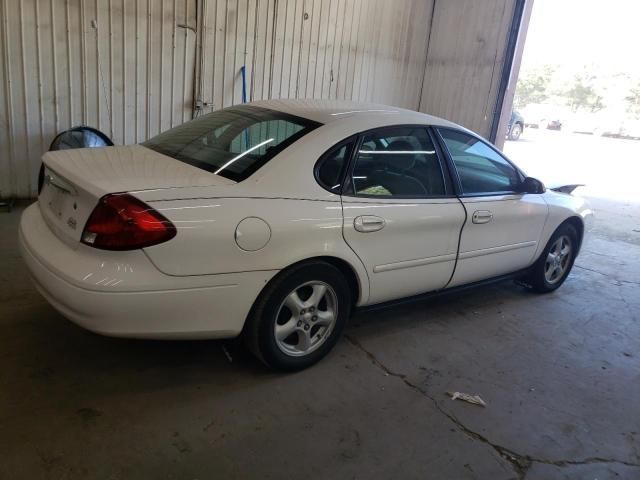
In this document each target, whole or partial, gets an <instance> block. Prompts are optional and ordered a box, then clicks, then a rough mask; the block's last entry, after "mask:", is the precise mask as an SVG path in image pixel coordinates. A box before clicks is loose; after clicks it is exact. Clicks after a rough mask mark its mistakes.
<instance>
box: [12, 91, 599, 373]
mask: <svg viewBox="0 0 640 480" xmlns="http://www.w3.org/2000/svg"><path fill="white" fill-rule="evenodd" d="M43 161H44V166H45V171H44V182H43V187H42V191H41V192H40V195H39V198H38V202H37V203H35V204H33V205H32V206H30V207H29V208H27V209H26V210H25V212H24V213H23V216H22V220H21V224H20V245H21V250H22V254H23V256H24V259H25V261H26V264H27V265H28V267H29V270H30V271H31V273H32V275H33V278H34V280H35V284H36V286H37V287H38V289H39V290H40V292H42V294H43V295H44V296H45V298H46V299H47V300H48V301H49V302H50V303H51V304H52V305H53V306H54V307H55V308H56V309H57V310H58V311H60V312H61V313H62V314H63V315H65V316H66V317H67V318H69V319H71V320H72V321H74V322H76V323H77V324H79V325H81V326H83V327H85V328H87V329H89V330H92V331H94V332H98V333H101V334H104V335H112V336H120V337H142V338H171V339H195V338H227V337H234V336H237V335H243V336H244V338H245V339H246V341H247V343H248V345H249V346H250V348H251V350H252V351H253V352H254V353H255V354H256V355H257V356H258V357H259V358H261V359H262V360H263V361H264V362H265V363H266V364H267V365H269V366H271V367H273V368H277V369H283V370H295V369H300V368H304V367H307V366H309V365H311V364H313V363H314V362H316V361H318V360H319V359H320V358H322V357H323V356H324V355H325V354H327V353H328V351H329V350H330V349H331V348H332V347H333V346H334V344H335V343H336V341H337V340H338V338H339V336H340V334H341V332H342V330H343V329H344V327H345V323H346V322H347V319H348V318H349V315H350V313H351V312H352V311H353V310H354V308H362V307H366V306H369V305H373V304H380V303H383V302H390V301H394V300H398V299H401V298H404V297H410V296H417V295H422V294H429V293H433V292H436V293H438V292H442V291H445V290H446V289H452V288H456V287H462V286H467V285H469V284H473V283H477V282H485V281H487V280H495V279H504V278H518V279H520V280H521V281H523V282H526V283H527V284H528V285H530V286H531V288H533V289H534V290H536V291H538V292H549V291H553V290H555V289H556V288H558V287H559V286H560V285H561V284H562V283H563V282H564V280H565V279H566V278H567V275H568V274H569V272H570V270H571V267H572V265H573V262H574V259H575V258H576V255H577V254H578V251H579V249H580V244H581V242H582V237H583V233H584V224H585V221H586V220H587V219H588V218H589V216H590V210H589V208H588V207H587V205H586V204H585V202H584V201H583V200H582V199H580V198H577V197H573V196H571V195H568V194H565V193H557V192H554V191H548V190H545V188H544V186H543V185H542V184H541V183H540V182H539V181H537V180H535V179H532V178H528V177H526V176H525V175H524V174H523V173H522V172H521V171H520V170H519V169H518V168H517V167H516V166H515V165H513V164H512V163H511V162H510V161H509V160H508V159H507V158H505V157H504V155H502V154H501V153H500V152H499V151H497V150H496V149H495V148H494V147H493V146H491V145H490V144H489V143H487V142H486V141H484V140H482V139H481V138H480V137H478V136H477V135H475V134H473V133H472V132H470V131H468V130H465V129H464V128H462V127H459V126H458V125H455V124H453V123H450V122H448V121H445V120H442V119H439V118H436V117H432V116H429V115H424V114H421V113H416V112H412V111H408V110H403V109H399V108H393V107H386V106H380V105H368V104H355V103H345V102H332V101H305V100H279V101H277V100H273V101H265V102H256V103H251V104H245V105H241V106H236V107H231V108H227V109H224V110H220V111H217V112H214V113H211V114H209V115H205V116H203V117H200V118H198V119H196V120H193V121H191V122H188V123H186V124H183V125H182V126H179V127H176V128H174V129H172V130H169V131H167V132H164V133H162V134H160V135H158V136H157V137H155V138H152V139H151V140H149V141H147V142H145V143H143V144H142V145H135V146H119V147H106V148H96V149H78V150H62V151H58V152H49V153H47V154H45V155H44V157H43Z"/></svg>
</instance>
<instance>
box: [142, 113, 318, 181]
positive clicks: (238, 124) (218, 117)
mask: <svg viewBox="0 0 640 480" xmlns="http://www.w3.org/2000/svg"><path fill="white" fill-rule="evenodd" d="M318 126H319V124H318V123H316V122H312V121H311V120H307V119H304V118H300V117H296V116H293V115H289V114H286V113H283V112H278V111H275V110H269V109H266V108H259V107H254V106H249V105H239V106H235V107H230V108H225V109H223V110H218V111H216V112H213V113H210V114H208V115H204V116H202V117H200V118H197V119H195V120H192V121H190V122H187V123H185V124H183V125H180V126H178V127H175V128H172V129H171V130H167V131H166V132H163V133H161V134H160V135H157V136H155V137H153V138H151V139H149V140H147V141H146V142H144V143H143V144H142V145H144V146H145V147H147V148H150V149H152V150H155V151H157V152H160V153H162V154H164V155H168V156H170V157H173V158H175V159H177V160H180V161H182V162H185V163H188V164H189V165H193V166H195V167H198V168H201V169H203V170H206V171H208V172H212V173H215V174H216V175H221V176H223V177H225V178H228V179H230V180H233V181H235V182H241V181H242V180H244V179H246V178H248V177H249V176H250V175H252V174H253V173H254V172H255V171H256V170H258V169H259V168H260V167H262V166H263V165H264V164H266V163H267V162H268V161H269V160H270V159H271V158H273V157H274V156H275V155H277V154H278V153H280V152H281V151H282V150H284V149H285V148H286V147H287V146H289V145H290V144H291V143H293V142H295V141H296V140H298V139H299V138H300V137H302V136H303V135H305V134H307V133H308V132H310V131H311V130H313V129H314V128H316V127H318Z"/></svg>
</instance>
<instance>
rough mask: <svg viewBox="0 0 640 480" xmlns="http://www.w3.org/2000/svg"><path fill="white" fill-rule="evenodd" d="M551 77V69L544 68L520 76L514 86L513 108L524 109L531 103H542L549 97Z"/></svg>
mask: <svg viewBox="0 0 640 480" xmlns="http://www.w3.org/2000/svg"><path fill="white" fill-rule="evenodd" d="M552 76H553V68H552V67H550V66H545V67H542V68H540V69H536V70H531V71H529V72H526V73H525V74H524V75H520V78H518V83H517V85H516V95H515V99H514V103H515V106H516V107H518V108H523V107H526V106H527V105H529V104H532V103H543V102H544V101H545V100H547V99H548V98H549V96H550V92H549V84H550V83H551V77H552Z"/></svg>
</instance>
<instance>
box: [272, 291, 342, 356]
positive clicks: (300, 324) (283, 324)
mask: <svg viewBox="0 0 640 480" xmlns="http://www.w3.org/2000/svg"><path fill="white" fill-rule="evenodd" d="M337 318H338V297H337V295H336V292H335V290H334V289H333V288H332V287H331V286H330V285H328V284H327V283H324V282H321V281H311V282H306V283H303V284H302V285H299V286H298V287H296V288H295V289H294V290H293V291H291V292H290V293H289V294H288V295H287V296H286V297H285V299H284V300H283V302H282V303H281V304H280V308H279V309H278V312H277V314H276V321H275V324H274V335H275V340H276V345H277V346H278V348H279V349H280V350H281V351H282V352H283V353H285V354H286V355H290V356H293V357H301V356H305V355H308V354H310V353H311V352H313V351H315V350H317V349H318V348H319V347H320V346H321V345H322V344H323V343H324V342H325V341H326V340H327V338H329V336H330V334H331V331H332V330H333V328H334V326H335V324H336V319H337Z"/></svg>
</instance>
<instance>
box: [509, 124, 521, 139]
mask: <svg viewBox="0 0 640 480" xmlns="http://www.w3.org/2000/svg"><path fill="white" fill-rule="evenodd" d="M520 135H522V127H521V126H520V124H519V123H514V124H513V125H512V126H511V130H510V131H509V140H518V139H519V138H520Z"/></svg>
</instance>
